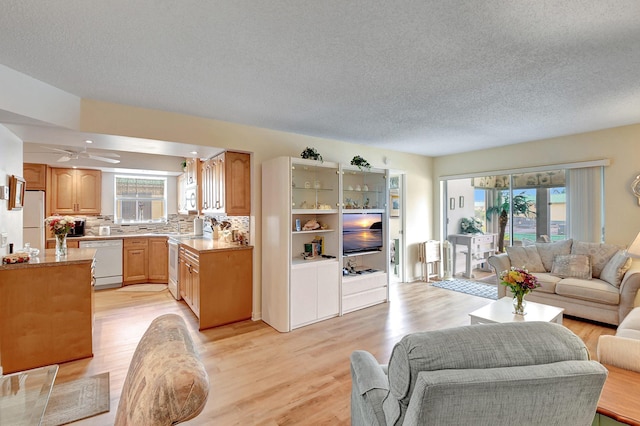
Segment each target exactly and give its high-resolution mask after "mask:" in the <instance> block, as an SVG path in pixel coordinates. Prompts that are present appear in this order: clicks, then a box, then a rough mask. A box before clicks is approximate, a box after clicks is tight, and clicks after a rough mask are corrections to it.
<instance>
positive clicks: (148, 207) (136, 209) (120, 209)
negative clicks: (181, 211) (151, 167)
mask: <svg viewBox="0 0 640 426" xmlns="http://www.w3.org/2000/svg"><path fill="white" fill-rule="evenodd" d="M114 194H115V199H114V206H115V214H114V216H115V222H116V223H121V224H134V223H156V222H166V221H167V179H166V178H160V177H147V176H144V177H143V176H116V177H115V191H114Z"/></svg>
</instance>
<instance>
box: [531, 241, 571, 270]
mask: <svg viewBox="0 0 640 426" xmlns="http://www.w3.org/2000/svg"><path fill="white" fill-rule="evenodd" d="M572 243H573V240H563V241H556V242H553V243H536V248H537V249H538V254H539V255H540V259H541V260H542V264H543V265H544V270H545V271H547V272H548V271H550V270H551V267H552V266H553V259H554V258H555V257H556V256H558V255H561V254H570V253H571V245H572Z"/></svg>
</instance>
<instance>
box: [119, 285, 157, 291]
mask: <svg viewBox="0 0 640 426" xmlns="http://www.w3.org/2000/svg"><path fill="white" fill-rule="evenodd" d="M166 289H167V285H166V284H134V285H125V286H123V287H120V288H119V289H117V290H116V291H162V290H166Z"/></svg>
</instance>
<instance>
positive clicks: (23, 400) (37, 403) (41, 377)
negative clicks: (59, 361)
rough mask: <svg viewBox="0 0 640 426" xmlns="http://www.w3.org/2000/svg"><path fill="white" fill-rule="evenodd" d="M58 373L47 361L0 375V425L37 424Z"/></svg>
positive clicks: (19, 425) (40, 419)
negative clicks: (42, 364)
mask: <svg viewBox="0 0 640 426" xmlns="http://www.w3.org/2000/svg"><path fill="white" fill-rule="evenodd" d="M57 373H58V366H57V365H49V366H46V367H40V368H34V369H33V370H26V371H20V372H18V373H12V374H7V375H4V376H0V426H5V425H11V426H22V425H25V426H27V425H39V424H40V422H41V421H42V416H43V415H44V410H45V409H46V408H47V402H48V401H49V397H50V396H51V389H52V388H53V382H54V380H55V378H56V374H57Z"/></svg>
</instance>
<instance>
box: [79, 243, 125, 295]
mask: <svg viewBox="0 0 640 426" xmlns="http://www.w3.org/2000/svg"><path fill="white" fill-rule="evenodd" d="M80 248H91V249H95V250H96V257H95V260H96V271H95V278H96V287H95V289H96V290H101V289H105V288H114V287H122V240H102V241H80Z"/></svg>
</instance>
